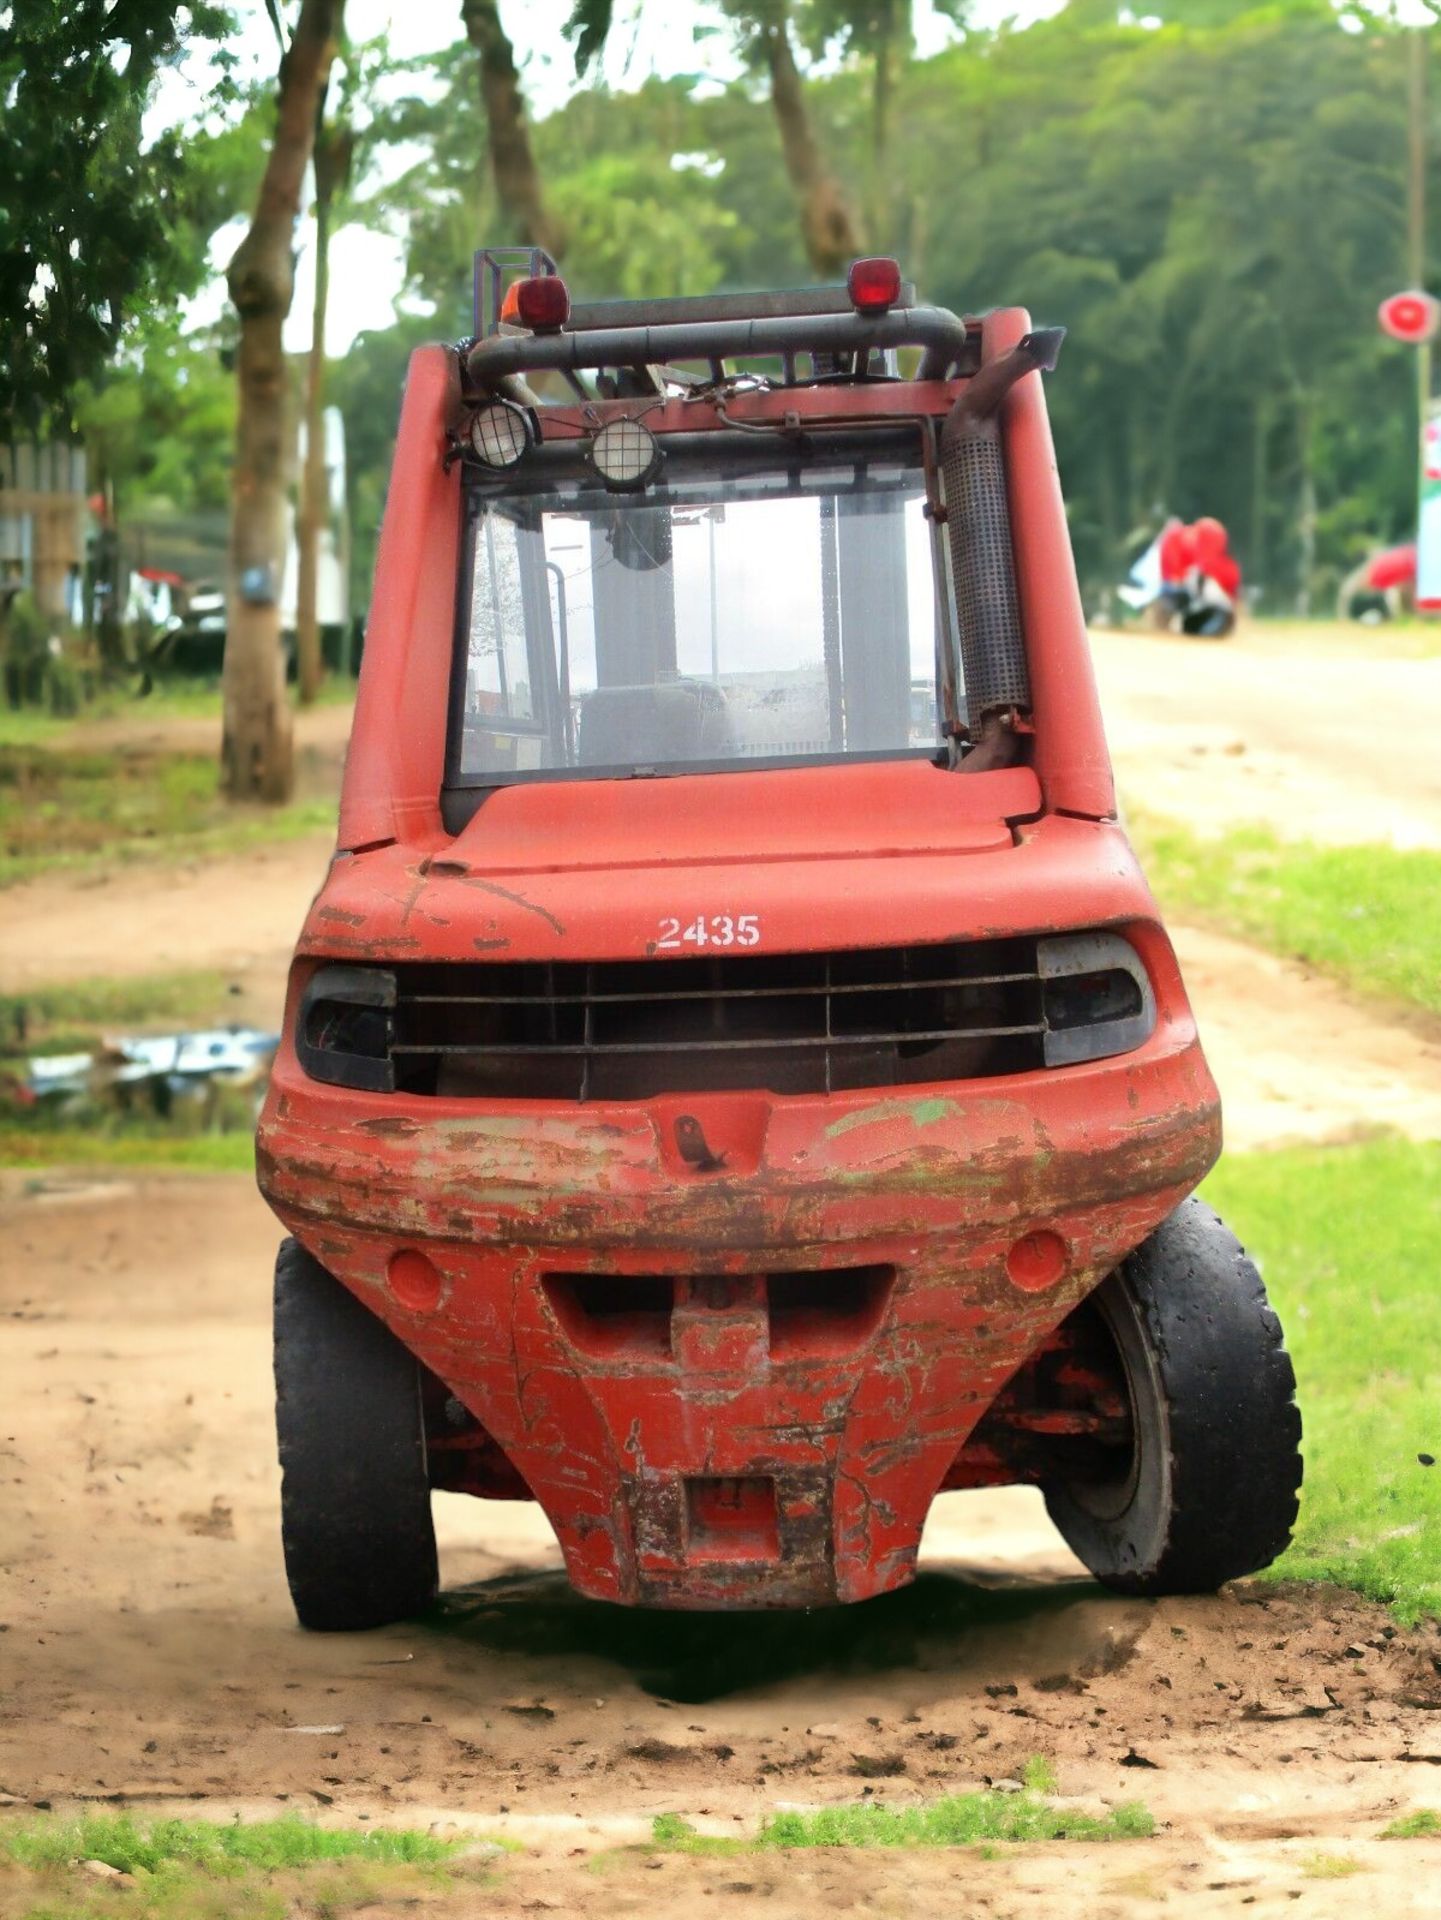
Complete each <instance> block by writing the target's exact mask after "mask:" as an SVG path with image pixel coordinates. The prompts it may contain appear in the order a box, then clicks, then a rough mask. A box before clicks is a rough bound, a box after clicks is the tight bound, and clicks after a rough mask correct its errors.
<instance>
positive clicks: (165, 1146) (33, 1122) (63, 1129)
mask: <svg viewBox="0 0 1441 1920" xmlns="http://www.w3.org/2000/svg"><path fill="white" fill-rule="evenodd" d="M102 1124H103V1126H104V1128H105V1129H106V1130H105V1131H101V1130H100V1128H99V1127H78V1126H76V1125H75V1124H74V1123H73V1122H70V1123H69V1124H66V1123H65V1122H64V1121H57V1122H55V1123H54V1124H53V1125H52V1124H50V1123H49V1122H47V1121H46V1120H45V1119H43V1118H36V1117H33V1116H31V1117H20V1118H17V1117H14V1116H11V1115H8V1114H4V1113H3V1112H0V1167H18V1168H22V1169H25V1168H33V1169H34V1170H36V1171H37V1172H38V1171H40V1170H41V1169H43V1168H46V1167H157V1168H166V1167H176V1168H182V1169H183V1168H188V1169H190V1170H191V1171H192V1172H196V1173H246V1174H248V1173H252V1172H253V1171H254V1169H255V1140H254V1136H253V1129H252V1128H251V1127H250V1126H249V1125H246V1126H243V1127H240V1126H237V1127H235V1128H233V1129H231V1130H230V1131H228V1132H224V1133H180V1132H176V1131H174V1130H173V1129H168V1128H165V1127H163V1126H162V1125H161V1124H160V1123H158V1122H153V1121H125V1120H123V1119H118V1118H113V1117H108V1118H107V1119H106V1120H105V1121H104V1122H103V1123H102Z"/></svg>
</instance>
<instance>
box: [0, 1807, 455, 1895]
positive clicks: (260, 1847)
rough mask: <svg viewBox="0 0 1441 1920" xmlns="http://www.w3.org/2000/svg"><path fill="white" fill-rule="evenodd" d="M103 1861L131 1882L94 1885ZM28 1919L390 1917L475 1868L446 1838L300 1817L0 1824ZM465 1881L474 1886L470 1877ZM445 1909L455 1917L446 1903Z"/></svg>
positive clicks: (5, 1859) (2, 1850)
mask: <svg viewBox="0 0 1441 1920" xmlns="http://www.w3.org/2000/svg"><path fill="white" fill-rule="evenodd" d="M86 1861H100V1862H101V1863H102V1864H103V1865H105V1866H107V1867H112V1868H114V1869H115V1870H116V1872H118V1873H123V1874H127V1875H129V1876H131V1880H132V1881H133V1884H131V1885H127V1884H124V1883H119V1882H116V1883H107V1882H106V1881H104V1880H97V1879H95V1878H93V1877H92V1876H91V1875H90V1873H89V1872H88V1871H87V1870H86V1868H85V1866H84V1864H83V1863H84V1862H86ZM0 1863H3V1864H4V1865H5V1866H6V1867H8V1868H9V1869H10V1873H9V1876H8V1880H7V1883H6V1885H5V1889H4V1890H5V1892H6V1893H13V1892H15V1891H16V1890H17V1887H16V1883H17V1882H18V1891H19V1892H20V1894H21V1897H22V1899H23V1901H24V1905H23V1908H21V1909H14V1908H12V1907H11V1906H10V1905H9V1904H8V1903H7V1905H6V1911H7V1912H9V1911H23V1913H24V1915H25V1920H100V1916H104V1915H113V1914H115V1913H123V1914H124V1915H126V1916H127V1917H128V1920H290V1917H291V1916H295V1915H298V1914H308V1915H315V1916H326V1920H331V1917H332V1916H339V1915H342V1914H345V1913H348V1912H352V1911H357V1910H360V1909H367V1910H369V1911H372V1912H375V1911H383V1912H395V1911H400V1910H405V1909H409V1908H412V1907H417V1906H421V1905H425V1904H429V1903H431V1902H433V1901H434V1899H435V1898H436V1897H437V1894H443V1893H445V1892H446V1891H447V1890H448V1889H449V1888H450V1887H451V1886H452V1885H453V1884H455V1882H456V1880H457V1877H458V1876H459V1875H461V1874H463V1873H466V1872H467V1869H468V1868H469V1867H470V1866H471V1864H472V1863H470V1862H467V1861H466V1860H465V1859H464V1858H463V1857H462V1856H461V1852H460V1849H459V1847H458V1846H457V1844H456V1843H454V1842H451V1841H445V1840H439V1839H437V1838H436V1837H435V1836H434V1835H433V1834H429V1833H419V1832H415V1831H407V1830H399V1831H389V1830H386V1829H384V1828H375V1829H371V1830H360V1831H357V1830H336V1829H331V1828H321V1827H316V1826H312V1825H311V1824H310V1823H309V1822H308V1821H305V1820H302V1819H300V1818H299V1817H297V1816H290V1817H287V1818H284V1819H280V1820H259V1821H255V1822H252V1823H248V1824H241V1823H240V1822H238V1821H237V1822H235V1823H233V1824H232V1825H229V1826H221V1825H217V1824H214V1823H212V1822H209V1821H201V1820H139V1819H136V1818H134V1817H133V1816H131V1815H130V1814H94V1815H87V1816H85V1817H83V1818H81V1819H63V1818H55V1817H49V1818H44V1819H32V1820H20V1821H13V1822H10V1823H8V1824H5V1825H0ZM469 1877H472V1878H473V1877H474V1875H473V1873H471V1874H470V1875H469ZM446 1910H447V1911H453V1910H454V1909H453V1908H452V1907H450V1906H449V1905H447V1909H446Z"/></svg>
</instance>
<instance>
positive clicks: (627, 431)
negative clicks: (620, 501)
mask: <svg viewBox="0 0 1441 1920" xmlns="http://www.w3.org/2000/svg"><path fill="white" fill-rule="evenodd" d="M590 459H591V465H592V466H593V467H594V468H595V470H596V472H597V473H598V474H599V475H600V477H601V479H602V480H603V481H604V482H605V484H606V485H607V486H608V487H610V488H612V489H613V490H614V491H615V492H616V493H635V492H638V491H639V489H640V488H641V487H644V486H648V485H649V483H650V482H651V481H652V480H653V479H654V478H655V476H656V473H657V472H658V471H659V468H660V443H659V441H658V440H657V439H656V437H655V435H654V434H653V433H652V432H651V430H650V428H649V427H643V426H642V425H641V423H640V421H639V420H612V421H611V422H610V423H609V425H608V426H604V427H602V428H601V430H600V432H599V433H598V434H597V435H596V436H595V438H594V440H592V441H591V443H590Z"/></svg>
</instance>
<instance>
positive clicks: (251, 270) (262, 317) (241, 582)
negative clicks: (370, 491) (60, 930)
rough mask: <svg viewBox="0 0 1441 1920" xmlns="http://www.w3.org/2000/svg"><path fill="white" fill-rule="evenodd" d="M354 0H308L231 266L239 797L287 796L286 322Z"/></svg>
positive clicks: (228, 668)
mask: <svg viewBox="0 0 1441 1920" xmlns="http://www.w3.org/2000/svg"><path fill="white" fill-rule="evenodd" d="M344 4H345V0H301V7H300V18H299V19H298V21H297V22H296V26H295V33H294V36H293V37H292V39H291V42H290V46H289V48H288V49H287V51H286V53H285V55H284V57H283V58H282V60H281V62H280V80H279V87H278V92H277V102H276V123H275V139H274V141H273V143H272V145H271V149H270V158H269V159H268V161H267V162H266V167H265V176H264V178H263V179H262V181H261V183H260V198H259V201H258V202H257V204H256V209H255V217H254V219H253V220H252V221H251V223H250V231H249V233H247V234H246V236H245V238H244V240H242V241H241V243H240V247H239V249H238V251H237V252H236V255H235V258H234V259H233V260H232V261H231V263H230V271H229V274H228V276H227V277H228V281H229V286H230V297H231V299H232V300H233V301H234V303H235V308H236V311H237V312H238V313H239V315H240V347H239V352H238V354H237V357H236V379H237V383H238V387H239V401H240V411H239V420H238V423H237V428H236V436H235V478H234V485H233V507H232V514H231V522H230V592H229V615H228V619H227V622H226V634H225V672H224V680H223V695H224V707H225V722H224V733H223V736H222V740H221V748H220V754H221V780H222V784H223V786H224V789H225V792H226V793H227V794H228V795H229V797H230V798H231V799H232V800H270V801H281V800H288V799H289V797H290V793H291V789H292V786H293V784H294V771H295V769H294V752H293V745H292V728H291V718H290V705H289V702H288V700H287V699H286V694H285V665H284V659H283V657H282V654H281V649H280V583H281V577H282V573H283V571H284V558H285V473H286V466H287V461H286V431H287V426H288V418H287V416H288V414H289V407H288V406H287V399H288V381H287V369H286V363H285V351H284V348H283V346H282V344H281V330H282V328H283V327H284V325H285V319H286V316H287V314H288V313H289V312H290V302H291V297H292V295H293V294H294V291H295V270H294V262H293V258H292V252H291V249H292V246H293V244H294V237H295V223H296V220H297V219H298V217H299V213H300V190H301V186H302V184H303V182H304V179H305V169H306V166H307V165H308V163H309V160H310V155H311V150H312V148H313V146H314V142H315V117H316V108H317V105H318V103H319V100H320V95H321V91H322V89H323V88H324V86H325V82H326V79H327V78H328V76H329V73H330V65H331V62H332V60H333V59H334V58H335V49H336V42H337V37H338V34H339V30H340V20H341V13H342V10H343V8H344Z"/></svg>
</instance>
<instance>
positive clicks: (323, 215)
mask: <svg viewBox="0 0 1441 1920" xmlns="http://www.w3.org/2000/svg"><path fill="white" fill-rule="evenodd" d="M324 105H325V102H324V97H323V96H322V98H321V112H320V115H319V124H318V125H317V127H316V130H315V304H314V307H313V309H312V320H311V332H310V358H309V361H308V362H307V364H306V369H305V467H304V470H303V472H302V475H301V483H300V512H299V515H298V517H297V524H296V540H297V545H298V548H299V553H298V561H299V565H298V570H297V578H296V589H295V651H296V677H297V679H298V681H299V685H300V698H301V701H302V703H303V704H304V705H306V706H309V704H310V703H311V701H312V700H314V698H315V696H316V694H317V693H318V692H319V691H320V682H321V680H322V678H323V677H324V665H323V662H322V660H321V657H320V622H319V618H318V615H317V610H316V602H317V598H318V585H319V574H320V535H321V532H322V530H323V529H324V527H325V526H326V524H327V522H328V521H329V519H330V489H329V485H328V483H327V469H326V465H325V310H326V306H327V304H328V302H329V299H330V213H331V207H332V205H333V204H334V200H335V195H336V193H337V191H338V190H339V189H341V188H343V187H344V185H345V183H346V181H347V180H348V178H349V176H350V155H351V146H352V141H351V137H350V132H349V130H348V129H347V128H345V127H326V125H325V124H324Z"/></svg>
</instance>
